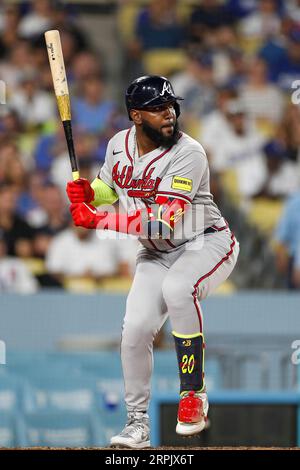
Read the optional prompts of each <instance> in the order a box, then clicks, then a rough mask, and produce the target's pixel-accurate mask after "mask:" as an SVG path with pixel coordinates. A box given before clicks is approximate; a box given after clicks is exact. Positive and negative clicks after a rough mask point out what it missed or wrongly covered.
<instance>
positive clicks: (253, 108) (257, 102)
mask: <svg viewBox="0 0 300 470" xmlns="http://www.w3.org/2000/svg"><path fill="white" fill-rule="evenodd" d="M240 97H241V99H242V101H243V103H244V106H245V111H246V112H247V113H248V114H249V116H250V117H252V118H253V119H257V120H261V119H262V120H267V121H269V122H270V123H278V122H279V121H280V120H281V118H282V115H283V107H284V96H283V94H282V92H281V90H280V89H279V88H278V87H276V86H275V85H273V84H271V83H269V82H268V79H267V66H266V63H265V61H264V60H262V59H260V58H254V59H253V60H251V61H250V62H249V64H248V70H247V77H246V81H245V83H244V84H243V85H242V87H241V93H240Z"/></svg>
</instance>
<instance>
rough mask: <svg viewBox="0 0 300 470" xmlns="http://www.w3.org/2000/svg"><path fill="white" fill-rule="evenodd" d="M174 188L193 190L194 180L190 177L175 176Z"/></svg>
mask: <svg viewBox="0 0 300 470" xmlns="http://www.w3.org/2000/svg"><path fill="white" fill-rule="evenodd" d="M172 188H173V189H183V191H188V192H191V191H192V189H193V181H192V180H190V179H189V178H183V177H182V176H173V179H172Z"/></svg>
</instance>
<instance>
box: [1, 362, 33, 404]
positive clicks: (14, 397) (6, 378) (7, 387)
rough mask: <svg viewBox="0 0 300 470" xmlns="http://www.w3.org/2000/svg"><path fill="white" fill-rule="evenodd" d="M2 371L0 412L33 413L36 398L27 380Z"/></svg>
mask: <svg viewBox="0 0 300 470" xmlns="http://www.w3.org/2000/svg"><path fill="white" fill-rule="evenodd" d="M3 367H4V368H1V369H0V412H2V411H11V412H12V411H20V410H27V411H31V410H33V409H34V396H33V393H32V389H31V387H30V384H29V382H28V381H27V380H25V379H24V378H22V377H18V376H15V375H13V374H9V373H7V372H6V369H5V366H3Z"/></svg>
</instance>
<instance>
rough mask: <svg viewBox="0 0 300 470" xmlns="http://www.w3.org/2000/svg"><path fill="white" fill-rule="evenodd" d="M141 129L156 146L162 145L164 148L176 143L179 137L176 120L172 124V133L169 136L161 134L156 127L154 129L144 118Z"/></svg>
mask: <svg viewBox="0 0 300 470" xmlns="http://www.w3.org/2000/svg"><path fill="white" fill-rule="evenodd" d="M142 130H143V132H144V133H145V134H146V136H147V137H148V138H149V139H151V140H152V142H154V143H155V144H156V145H157V146H158V147H163V148H166V149H167V148H170V147H172V145H175V144H177V142H178V140H179V137H180V131H179V126H178V122H177V121H176V122H175V124H174V130H173V134H172V135H170V136H165V135H163V133H162V132H161V131H157V130H156V129H154V128H153V127H152V126H150V124H148V122H147V121H145V120H144V121H143V123H142Z"/></svg>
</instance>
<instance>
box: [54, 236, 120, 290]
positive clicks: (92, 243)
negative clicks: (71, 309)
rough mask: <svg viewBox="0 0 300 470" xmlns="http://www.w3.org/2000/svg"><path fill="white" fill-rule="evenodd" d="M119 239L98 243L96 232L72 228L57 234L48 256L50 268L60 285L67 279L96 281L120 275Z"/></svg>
mask: <svg viewBox="0 0 300 470" xmlns="http://www.w3.org/2000/svg"><path fill="white" fill-rule="evenodd" d="M116 243H118V242H117V241H116V240H108V239H104V240H99V239H98V238H97V235H96V232H95V231H94V232H92V231H88V230H85V229H83V228H81V227H70V228H68V229H66V230H65V231H63V232H62V233H60V234H58V235H56V236H55V237H54V238H53V240H52V242H51V244H50V248H49V251H48V254H47V260H46V264H47V268H48V271H49V273H51V274H52V275H55V276H56V277H57V279H59V280H60V281H61V282H64V281H66V280H67V278H69V279H70V278H72V279H76V278H83V277H84V278H86V279H88V280H90V281H97V280H99V279H101V278H103V277H110V276H115V275H117V274H118V273H119V260H118V253H117V250H116Z"/></svg>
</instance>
